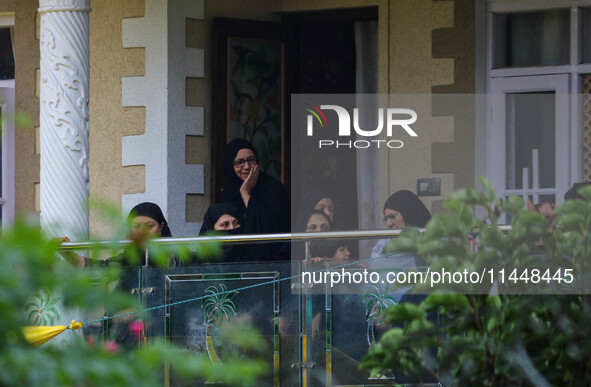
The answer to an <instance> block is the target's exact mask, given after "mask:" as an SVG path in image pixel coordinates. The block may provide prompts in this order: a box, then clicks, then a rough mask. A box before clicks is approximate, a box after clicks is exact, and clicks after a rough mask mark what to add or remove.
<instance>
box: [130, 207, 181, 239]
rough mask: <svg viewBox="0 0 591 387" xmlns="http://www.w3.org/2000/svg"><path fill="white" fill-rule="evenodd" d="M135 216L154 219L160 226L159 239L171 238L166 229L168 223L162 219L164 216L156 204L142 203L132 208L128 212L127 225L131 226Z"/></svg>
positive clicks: (168, 229)
mask: <svg viewBox="0 0 591 387" xmlns="http://www.w3.org/2000/svg"><path fill="white" fill-rule="evenodd" d="M136 216H147V217H149V218H152V219H154V220H155V221H156V222H158V224H163V223H164V224H163V225H162V230H160V236H161V237H171V236H172V234H171V233H170V228H168V222H167V221H166V219H165V218H164V214H163V213H162V210H161V209H160V207H158V205H157V204H154V203H150V202H143V203H140V204H138V205H137V206H135V207H133V208H132V209H131V211H130V212H129V216H128V217H127V224H131V222H132V221H133V218H135V217H136Z"/></svg>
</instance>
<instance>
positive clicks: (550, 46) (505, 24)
mask: <svg viewBox="0 0 591 387" xmlns="http://www.w3.org/2000/svg"><path fill="white" fill-rule="evenodd" d="M487 24H488V26H487V29H488V32H487V70H486V71H487V86H486V88H487V94H488V102H487V110H488V114H487V127H486V161H485V164H486V175H487V177H488V178H489V179H490V180H491V181H492V182H493V184H494V185H495V186H496V188H497V191H498V193H499V195H503V196H506V195H511V194H517V195H521V196H523V198H524V199H525V200H528V199H529V200H532V201H533V202H534V203H536V204H537V203H540V202H543V201H552V202H555V203H560V202H561V201H562V200H563V197H564V193H565V192H566V191H567V190H568V189H569V188H570V186H571V185H572V184H573V183H574V182H579V181H583V178H584V176H585V175H584V170H585V166H584V163H586V162H587V161H584V160H587V159H589V160H590V161H589V162H590V163H591V155H586V153H588V152H589V149H588V148H587V147H585V146H584V145H583V141H582V138H583V137H584V136H585V131H591V128H587V129H585V126H584V123H585V122H588V121H590V119H591V117H589V114H591V113H589V112H588V111H587V112H586V113H585V111H586V110H584V108H583V107H584V103H585V99H584V93H589V90H586V89H585V88H584V84H585V80H587V79H588V74H591V1H589V0H582V1H574V0H572V1H571V0H547V1H543V2H542V1H535V0H531V1H520V2H498V1H489V2H488V3H487ZM587 110H588V109H587ZM588 135H590V136H591V133H589V134H588ZM589 169H590V170H591V166H590V168H589ZM590 175H591V174H590ZM590 177H591V176H590Z"/></svg>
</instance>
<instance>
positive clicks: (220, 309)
mask: <svg viewBox="0 0 591 387" xmlns="http://www.w3.org/2000/svg"><path fill="white" fill-rule="evenodd" d="M237 294H238V292H237V291H236V290H231V291H228V288H227V287H226V285H224V284H220V288H219V290H218V288H217V287H216V286H215V285H212V286H210V287H208V288H207V289H205V295H206V297H205V298H204V299H203V300H202V301H201V308H202V309H203V311H204V312H205V316H204V324H205V344H206V348H207V354H208V355H209V358H210V360H211V362H212V364H213V365H219V364H222V360H221V359H220V358H219V357H218V355H217V353H216V352H215V348H214V345H213V336H212V335H213V332H214V330H216V329H218V328H220V327H221V326H222V325H223V324H224V323H225V322H228V321H230V319H231V318H232V316H235V315H236V305H235V304H234V302H233V301H232V298H234V297H235V296H236V295H237Z"/></svg>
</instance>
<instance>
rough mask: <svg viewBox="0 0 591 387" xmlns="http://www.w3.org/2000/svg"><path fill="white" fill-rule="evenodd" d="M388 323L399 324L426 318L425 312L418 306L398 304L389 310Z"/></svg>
mask: <svg viewBox="0 0 591 387" xmlns="http://www.w3.org/2000/svg"><path fill="white" fill-rule="evenodd" d="M387 313H388V322H389V323H397V322H405V321H410V320H413V319H416V318H425V312H424V311H423V310H422V309H421V308H420V307H418V306H417V305H414V304H410V303H401V304H397V305H395V306H393V307H391V308H389V309H388V312H387Z"/></svg>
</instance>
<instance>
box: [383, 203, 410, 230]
mask: <svg viewBox="0 0 591 387" xmlns="http://www.w3.org/2000/svg"><path fill="white" fill-rule="evenodd" d="M384 221H385V222H386V226H387V227H388V228H389V229H390V230H397V229H401V228H404V226H406V224H405V223H404V218H403V217H402V214H401V213H400V212H398V211H394V210H392V209H390V208H386V209H385V210H384Z"/></svg>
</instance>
